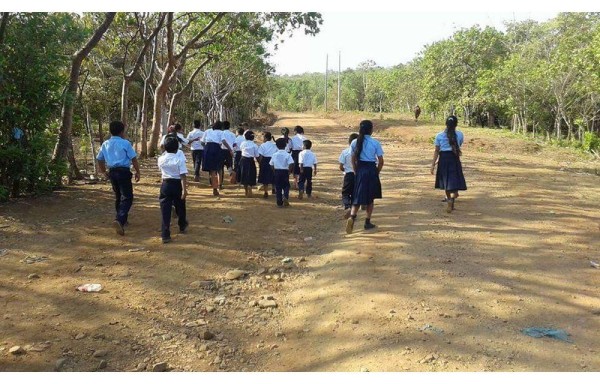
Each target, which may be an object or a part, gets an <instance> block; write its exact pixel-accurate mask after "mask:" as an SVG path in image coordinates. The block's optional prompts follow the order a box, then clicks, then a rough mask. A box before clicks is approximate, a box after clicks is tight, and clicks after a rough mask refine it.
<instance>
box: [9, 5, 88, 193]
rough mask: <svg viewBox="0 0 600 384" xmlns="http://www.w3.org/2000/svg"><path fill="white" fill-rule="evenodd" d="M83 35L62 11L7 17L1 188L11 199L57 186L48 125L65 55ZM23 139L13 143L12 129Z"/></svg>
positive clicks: (54, 115)
mask: <svg viewBox="0 0 600 384" xmlns="http://www.w3.org/2000/svg"><path fill="white" fill-rule="evenodd" d="M82 37H83V35H82V33H81V26H80V25H79V24H78V20H77V18H76V16H74V15H71V14H66V13H51V14H46V13H16V14H10V18H9V21H8V25H7V28H6V33H5V36H4V42H3V44H2V46H0V74H1V75H0V186H2V188H3V191H8V192H9V195H10V196H12V197H16V196H19V195H22V194H25V193H26V194H37V193H43V192H46V191H48V190H50V189H52V188H53V187H54V186H56V185H59V183H60V178H61V176H62V172H64V167H61V166H51V165H49V164H50V155H51V152H52V148H53V144H54V143H53V139H52V135H51V130H50V128H51V127H56V121H57V119H58V118H59V117H60V107H61V94H62V91H63V87H64V84H65V80H66V77H67V75H68V74H67V73H66V69H67V68H68V65H69V56H68V55H66V54H65V50H66V49H67V50H68V49H70V48H71V47H72V46H73V45H76V44H78V43H79V42H80V40H81V39H82ZM14 127H19V128H20V129H21V130H23V131H24V134H25V137H24V138H23V139H22V140H21V141H20V142H17V141H16V140H14V139H13V135H12V131H13V128H14Z"/></svg>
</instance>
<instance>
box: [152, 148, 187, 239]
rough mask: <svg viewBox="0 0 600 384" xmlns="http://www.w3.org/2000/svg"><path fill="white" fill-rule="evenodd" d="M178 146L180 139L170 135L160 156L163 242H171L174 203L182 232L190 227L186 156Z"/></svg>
mask: <svg viewBox="0 0 600 384" xmlns="http://www.w3.org/2000/svg"><path fill="white" fill-rule="evenodd" d="M178 147H179V143H178V140H177V139H175V138H172V137H168V138H167V139H166V140H165V153H163V154H162V155H161V156H160V157H159V158H158V168H159V169H160V172H161V174H162V185H161V187H160V197H159V200H160V210H161V214H162V224H161V236H162V242H163V244H166V243H170V242H171V230H170V226H171V208H172V206H173V205H174V206H175V212H176V213H177V217H178V224H179V231H180V233H185V230H186V229H187V227H188V222H187V220H186V212H185V198H186V196H187V173H188V171H187V167H186V165H185V156H183V152H181V150H179V149H178Z"/></svg>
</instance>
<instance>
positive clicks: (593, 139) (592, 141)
mask: <svg viewBox="0 0 600 384" xmlns="http://www.w3.org/2000/svg"><path fill="white" fill-rule="evenodd" d="M582 148H583V150H584V151H587V152H591V151H598V150H599V149H600V137H598V135H596V134H594V133H592V132H585V133H584V134H583V144H582Z"/></svg>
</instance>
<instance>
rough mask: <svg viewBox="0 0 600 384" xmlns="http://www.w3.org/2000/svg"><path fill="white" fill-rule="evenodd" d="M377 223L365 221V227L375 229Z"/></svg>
mask: <svg viewBox="0 0 600 384" xmlns="http://www.w3.org/2000/svg"><path fill="white" fill-rule="evenodd" d="M375 227H376V225H375V224H371V223H365V229H373V228H375Z"/></svg>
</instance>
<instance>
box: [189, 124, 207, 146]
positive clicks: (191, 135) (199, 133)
mask: <svg viewBox="0 0 600 384" xmlns="http://www.w3.org/2000/svg"><path fill="white" fill-rule="evenodd" d="M203 136H204V131H203V130H201V129H200V128H194V129H192V131H191V132H190V133H188V135H187V140H188V142H189V141H191V140H193V139H195V138H197V137H199V138H200V140H196V141H194V142H193V143H192V144H191V147H192V151H201V150H203V149H204V145H202V137H203Z"/></svg>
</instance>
